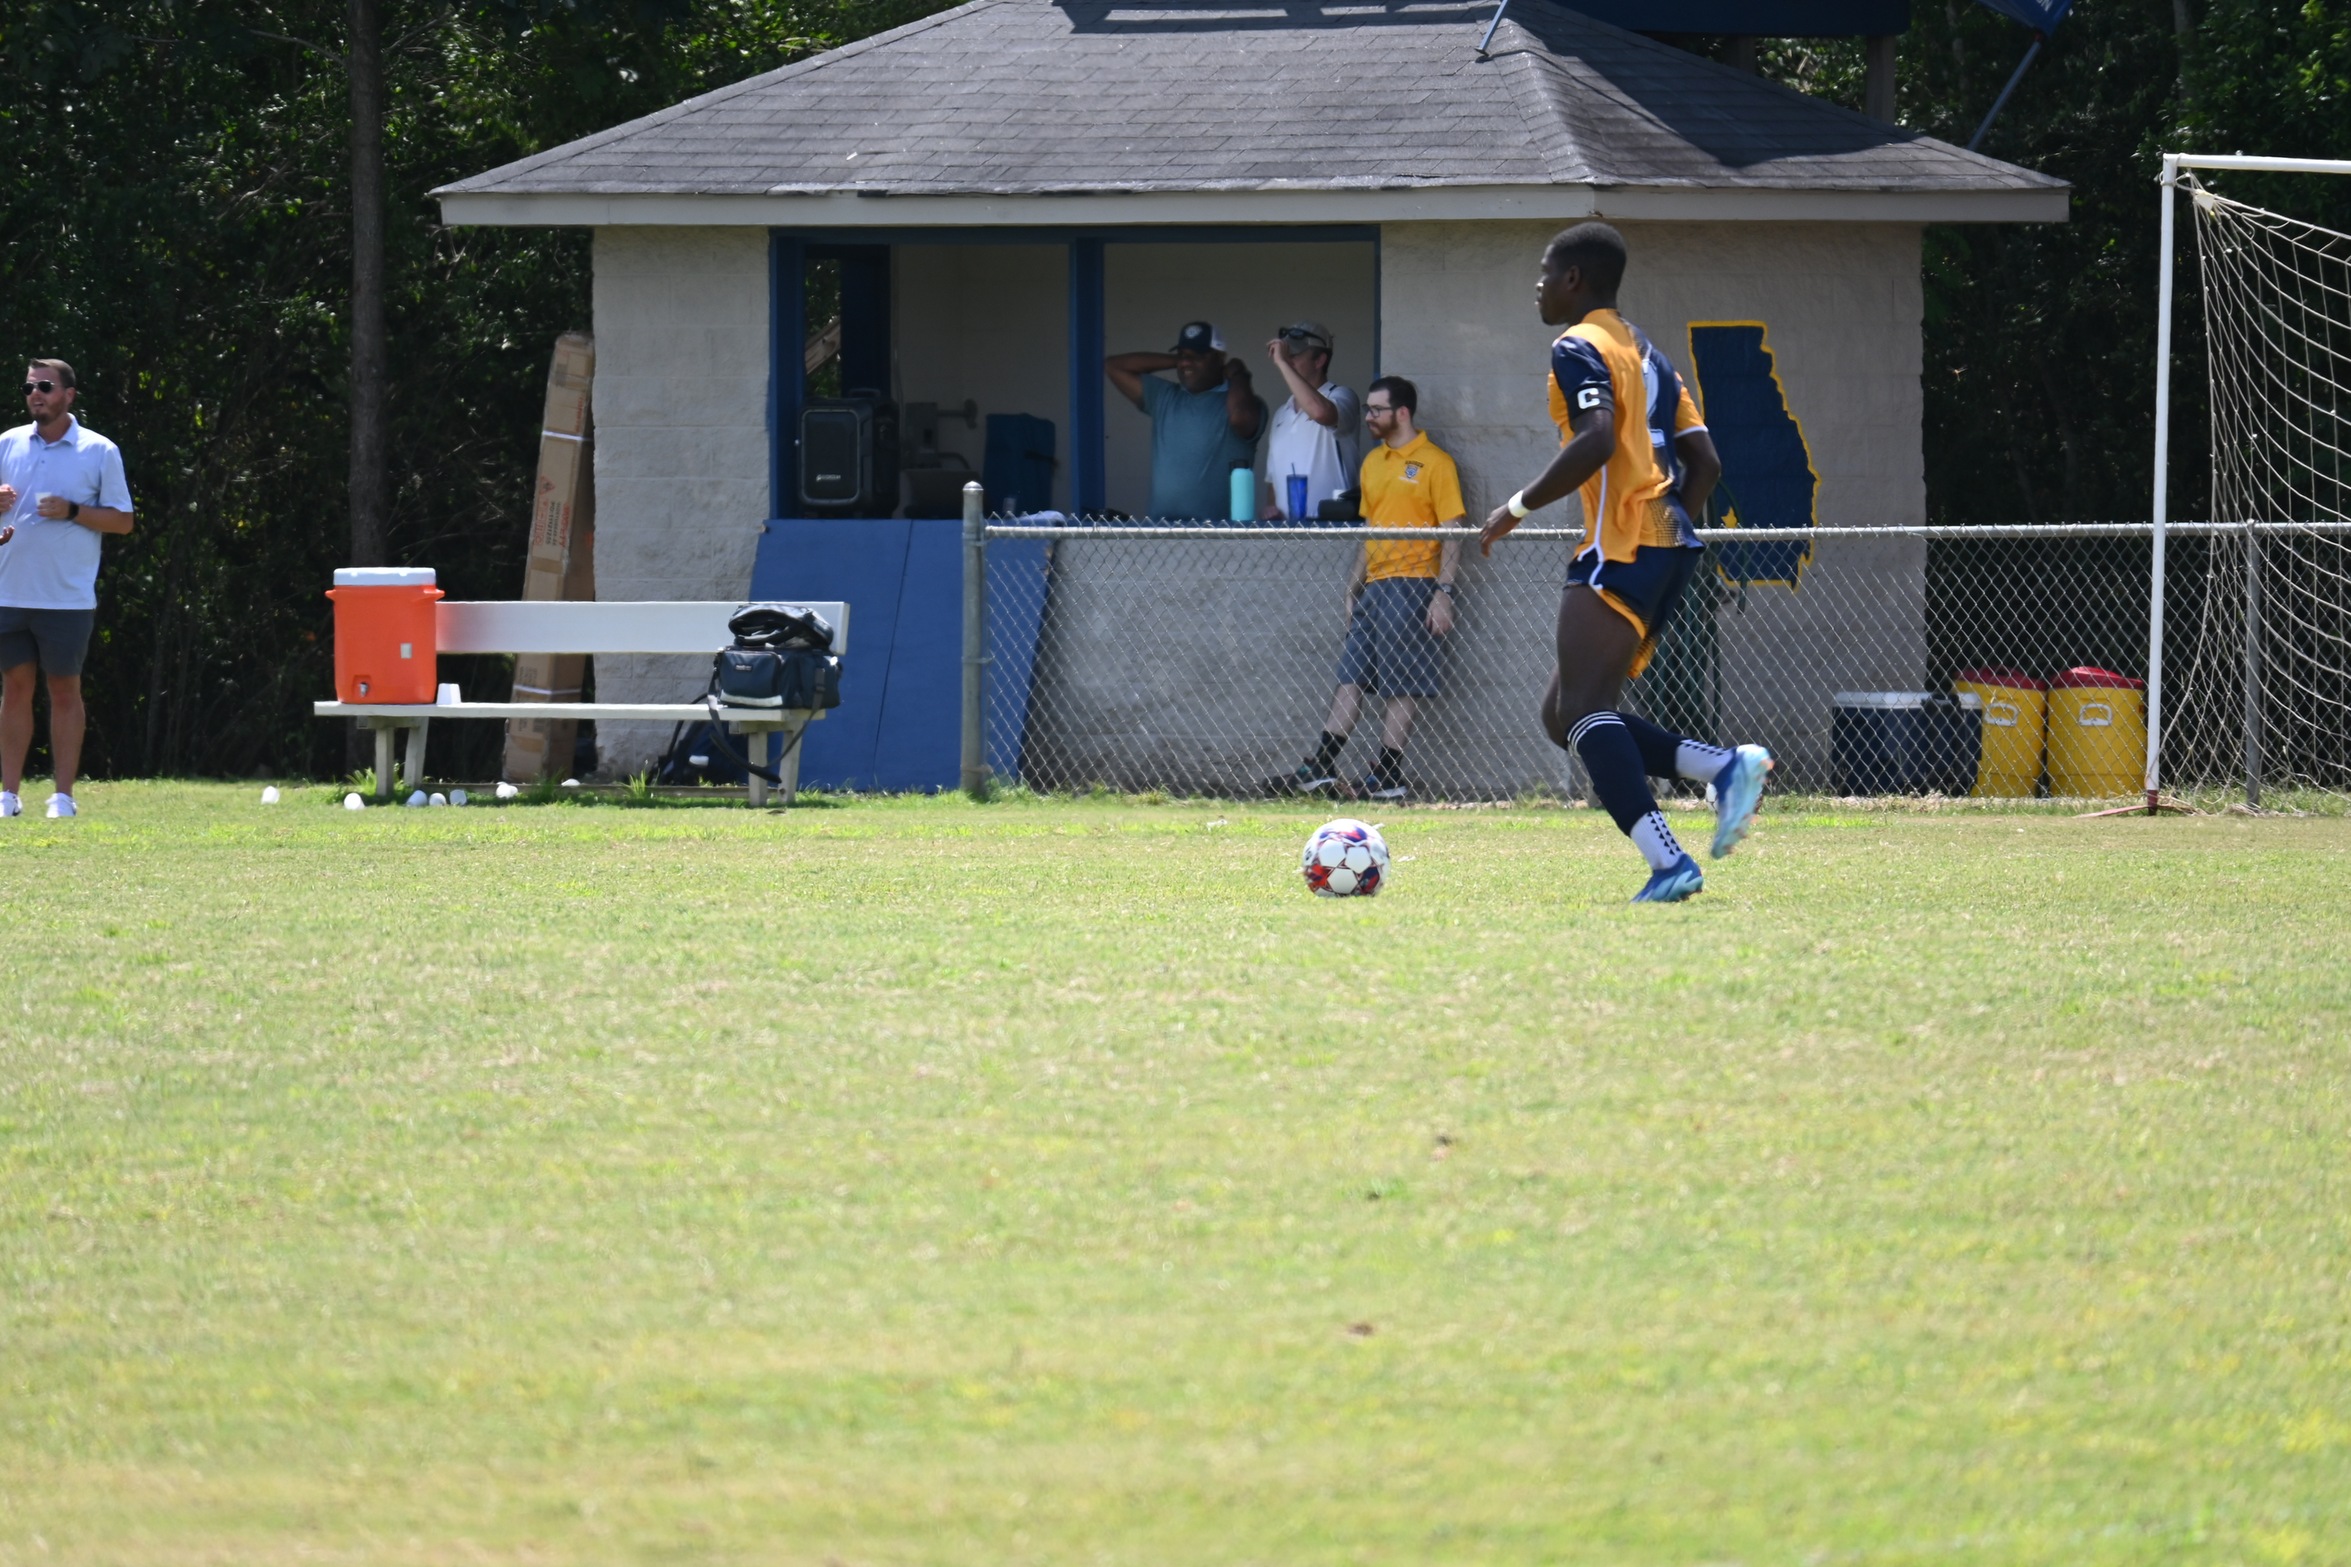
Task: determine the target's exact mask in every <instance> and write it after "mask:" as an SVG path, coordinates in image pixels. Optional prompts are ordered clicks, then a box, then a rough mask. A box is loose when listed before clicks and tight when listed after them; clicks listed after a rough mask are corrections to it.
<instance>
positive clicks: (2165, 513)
mask: <svg viewBox="0 0 2351 1567" xmlns="http://www.w3.org/2000/svg"><path fill="white" fill-rule="evenodd" d="M2179 179H2180V160H2179V155H2178V154H2177V153H2166V154H2164V158H2163V179H2162V181H2161V182H2160V184H2159V185H2158V186H2157V189H2159V190H2160V191H2161V192H2162V194H2163V224H2162V230H2163V237H2162V239H2161V240H2160V241H2159V242H2158V249H2157V255H2156V272H2157V279H2156V284H2155V504H2154V508H2153V512H2152V517H2153V520H2154V523H2155V540H2154V545H2153V547H2152V549H2151V550H2150V551H2149V557H2150V558H2149V560H2148V562H2147V579H2148V582H2147V814H2148V815H2149V816H2153V815H2154V814H2155V813H2156V810H2157V809H2158V807H2159V805H2160V803H2161V801H2162V799H2163V588H2164V575H2165V561H2164V558H2163V557H2164V548H2163V546H2164V537H2163V536H2164V531H2165V529H2166V528H2167V527H2168V526H2169V524H2170V522H2171V254H2172V251H2173V250H2174V249H2176V248H2177V247H2176V245H2175V243H2174V241H2173V238H2172V232H2173V223H2174V219H2173V215H2172V214H2173V211H2174V209H2176V208H2177V207H2178V205H2179V203H2178V202H2177V201H2176V200H2174V199H2173V197H2174V193H2175V191H2176V190H2177V188H2178V185H2179Z"/></svg>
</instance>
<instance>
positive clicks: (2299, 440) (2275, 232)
mask: <svg viewBox="0 0 2351 1567" xmlns="http://www.w3.org/2000/svg"><path fill="white" fill-rule="evenodd" d="M2210 161H2214V162H2222V161H2230V160H2210ZM2248 161H2250V160H2248ZM2340 172H2342V173H2345V174H2351V164H2346V165H2343V166H2342V167H2341V171H2340ZM2179 184H2180V188H2181V189H2183V190H2184V191H2186V193H2187V194H2188V196H2189V198H2190V203H2191V207H2192V210H2193V213H2194V226H2195V240H2196V258H2197V263H2198V269H2199V277H2200V282H2201V293H2202V296H2203V312H2204V325H2205V338H2206V345H2207V353H2208V369H2209V395H2210V407H2211V420H2212V425H2211V442H2212V444H2211V461H2212V511H2211V519H2212V525H2211V526H2210V527H2207V528H2190V529H2187V530H2183V534H2184V536H2182V537H2180V538H2179V539H2178V540H2177V542H2176V544H2175V546H2174V553H2173V555H2172V558H2171V561H2170V565H2169V569H2168V570H2167V572H2166V586H2165V600H2166V605H2167V613H2166V621H2167V623H2168V624H2169V625H2170V627H2171V628H2172V629H2171V630H2170V631H2169V632H2168V633H2167V640H2168V641H2169V642H2170V643H2171V652H2170V656H2169V658H2168V659H2167V661H2166V662H2167V665H2168V666H2169V668H2170V670H2171V671H2172V674H2171V675H2170V677H2169V678H2168V680H2167V686H2168V691H2167V694H2166V702H2165V705H2166V715H2165V716H2166V720H2167V721H2166V723H2165V725H2164V736H2163V760H2164V769H2163V770H2164V775H2165V777H2166V778H2167V779H2172V780H2179V781H2182V782H2190V781H2216V780H2218V779H2221V778H2226V777H2229V776H2230V774H2231V773H2237V774H2239V775H2241V777H2242V779H2243V783H2244V788H2245V792H2246V794H2247V796H2248V798H2249V799H2251V800H2253V801H2254V802H2255V803H2259V801H2260V798H2261V792H2262V790H2263V788H2264V787H2265V786H2267V787H2268V788H2270V789H2272V790H2279V789H2319V790H2325V791H2329V792H2342V791H2346V790H2351V236H2347V235H2344V234H2341V233H2337V232H2335V231H2334V230H2332V229H2328V228H2323V227H2321V226H2319V225H2318V224H2316V223H2312V222H2308V221H2305V220H2303V219H2300V218H2296V217H2291V216H2288V215H2286V214H2283V213H2279V212H2274V211H2270V210H2267V209H2265V208H2262V207H2258V206H2253V205H2250V204H2248V203H2246V202H2244V201H2240V200H2236V199H2232V198H2231V197H2229V196H2226V195H2223V194H2222V193H2220V192H2219V191H2217V190H2214V189H2212V188H2211V187H2210V185H2208V184H2207V183H2205V182H2204V181H2202V180H2199V179H2198V177H2197V176H2196V175H2195V174H2193V173H2190V172H2186V171H2183V172H2182V173H2181V174H2180V176H2179Z"/></svg>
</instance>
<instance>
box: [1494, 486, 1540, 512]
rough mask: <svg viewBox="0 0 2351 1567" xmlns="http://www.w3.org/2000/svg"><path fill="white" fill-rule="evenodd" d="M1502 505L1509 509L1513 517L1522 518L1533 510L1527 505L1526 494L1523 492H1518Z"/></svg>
mask: <svg viewBox="0 0 2351 1567" xmlns="http://www.w3.org/2000/svg"><path fill="white" fill-rule="evenodd" d="M1502 504H1503V505H1504V506H1506V507H1508V508H1509V509H1510V515H1512V516H1513V517H1524V516H1526V515H1527V513H1529V512H1531V511H1533V510H1534V508H1533V507H1532V506H1529V505H1528V504H1527V492H1526V491H1524V490H1521V491H1519V492H1518V493H1517V494H1516V495H1513V496H1512V497H1510V499H1508V500H1506V501H1504V502H1503V503H1502Z"/></svg>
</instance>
